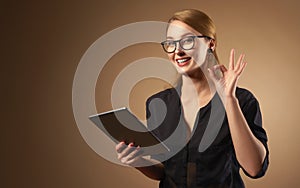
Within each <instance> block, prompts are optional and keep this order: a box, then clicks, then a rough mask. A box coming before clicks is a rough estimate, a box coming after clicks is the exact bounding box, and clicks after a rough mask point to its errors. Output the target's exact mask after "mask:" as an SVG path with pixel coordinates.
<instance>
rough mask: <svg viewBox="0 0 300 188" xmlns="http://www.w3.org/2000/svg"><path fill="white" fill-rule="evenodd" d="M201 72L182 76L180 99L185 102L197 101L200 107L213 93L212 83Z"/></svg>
mask: <svg viewBox="0 0 300 188" xmlns="http://www.w3.org/2000/svg"><path fill="white" fill-rule="evenodd" d="M208 76H209V75H206V74H204V73H203V72H202V71H201V70H199V71H197V72H195V73H194V74H189V75H182V88H181V98H182V99H183V100H185V101H194V100H195V99H197V100H198V102H199V103H198V104H199V105H200V106H202V105H204V104H206V102H207V100H208V99H210V98H211V97H212V96H213V95H214V93H215V87H214V85H213V83H212V81H211V80H210V79H209V77H208Z"/></svg>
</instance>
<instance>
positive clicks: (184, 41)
mask: <svg viewBox="0 0 300 188" xmlns="http://www.w3.org/2000/svg"><path fill="white" fill-rule="evenodd" d="M192 43H194V38H193V37H186V38H184V39H182V40H181V44H182V45H186V44H187V45H189V44H192Z"/></svg>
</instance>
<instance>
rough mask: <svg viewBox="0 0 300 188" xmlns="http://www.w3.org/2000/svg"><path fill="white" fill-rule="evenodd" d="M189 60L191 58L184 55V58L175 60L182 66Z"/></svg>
mask: <svg viewBox="0 0 300 188" xmlns="http://www.w3.org/2000/svg"><path fill="white" fill-rule="evenodd" d="M190 60H191V58H190V57H185V58H180V59H176V62H177V64H178V66H180V67H183V66H185V65H187V64H188V63H189V62H190Z"/></svg>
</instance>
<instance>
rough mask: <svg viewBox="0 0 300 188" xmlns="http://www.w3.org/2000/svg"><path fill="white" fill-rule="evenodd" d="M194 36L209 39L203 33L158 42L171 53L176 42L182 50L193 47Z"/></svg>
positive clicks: (175, 46) (174, 48)
mask: <svg viewBox="0 0 300 188" xmlns="http://www.w3.org/2000/svg"><path fill="white" fill-rule="evenodd" d="M195 38H207V39H211V38H210V37H208V36H203V35H201V36H187V37H184V38H182V39H180V40H166V41H163V42H161V43H160V44H161V45H162V47H163V49H164V50H165V52H167V53H173V52H175V50H176V48H177V43H179V45H180V48H182V49H184V50H190V49H192V48H194V45H195Z"/></svg>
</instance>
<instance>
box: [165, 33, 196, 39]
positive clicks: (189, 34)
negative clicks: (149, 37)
mask: <svg viewBox="0 0 300 188" xmlns="http://www.w3.org/2000/svg"><path fill="white" fill-rule="evenodd" d="M191 35H192V36H195V34H194V33H185V34H183V35H181V38H183V37H186V36H191ZM167 39H174V38H173V37H171V36H167Z"/></svg>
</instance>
